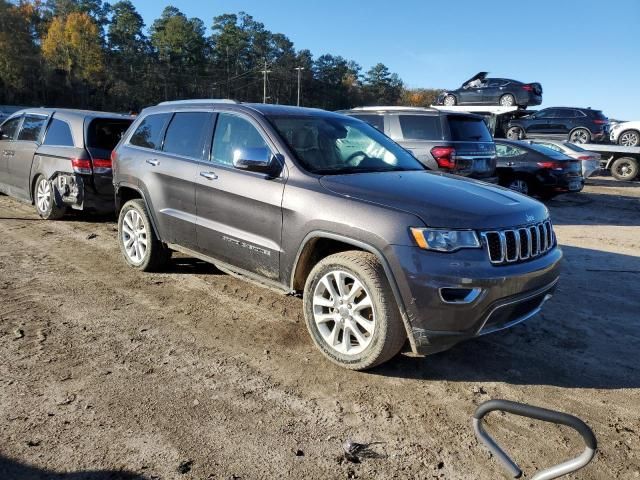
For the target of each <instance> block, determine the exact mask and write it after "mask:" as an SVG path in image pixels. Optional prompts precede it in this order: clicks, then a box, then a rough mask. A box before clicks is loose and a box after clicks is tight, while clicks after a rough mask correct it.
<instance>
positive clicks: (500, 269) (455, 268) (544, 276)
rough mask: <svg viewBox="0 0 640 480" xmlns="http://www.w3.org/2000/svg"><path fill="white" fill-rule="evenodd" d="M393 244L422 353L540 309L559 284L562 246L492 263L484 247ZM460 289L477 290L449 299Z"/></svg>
mask: <svg viewBox="0 0 640 480" xmlns="http://www.w3.org/2000/svg"><path fill="white" fill-rule="evenodd" d="M390 248H391V249H392V250H393V252H389V253H392V255H393V257H391V260H390V261H392V262H393V264H392V269H393V270H394V274H395V277H396V282H397V284H398V289H399V291H400V294H401V296H402V299H403V303H404V307H405V309H406V313H407V316H408V319H409V323H410V326H411V333H412V335H413V338H414V345H415V350H416V353H418V354H423V355H426V354H431V353H436V352H439V351H442V350H446V349H448V348H450V347H452V346H453V345H455V344H456V343H459V342H461V341H463V340H466V339H469V338H473V337H476V336H479V335H484V334H487V333H491V332H494V331H497V330H501V329H503V328H508V327H510V326H512V325H515V324H516V323H519V322H521V321H523V320H526V319H527V318H529V317H531V316H533V315H535V314H536V313H537V312H538V311H539V309H540V308H541V307H542V304H543V303H544V302H545V301H546V300H547V299H548V298H549V296H550V295H552V294H553V291H554V290H555V287H556V283H557V281H558V278H559V268H560V260H561V259H562V252H561V250H560V249H559V248H557V247H554V248H552V249H551V250H549V251H548V252H547V253H546V254H544V255H542V256H541V257H537V258H535V259H533V260H529V261H524V262H521V263H514V264H508V265H499V266H494V265H491V264H490V262H489V259H488V256H487V253H486V251H485V250H484V249H468V250H459V251H458V252H455V253H451V254H444V253H439V252H429V251H425V250H421V249H419V248H418V247H405V246H391V247H390ZM398 272H400V273H398ZM443 289H444V290H443ZM448 289H453V290H448ZM458 290H460V291H474V292H476V294H475V295H470V297H469V298H470V299H471V300H470V301H468V302H467V301H463V302H451V301H447V300H450V299H445V298H444V297H443V295H442V292H443V291H458ZM464 300H467V299H464Z"/></svg>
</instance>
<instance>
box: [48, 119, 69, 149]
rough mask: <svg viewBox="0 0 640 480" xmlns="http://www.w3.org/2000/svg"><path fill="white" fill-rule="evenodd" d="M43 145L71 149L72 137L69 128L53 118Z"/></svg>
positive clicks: (65, 123) (63, 122)
mask: <svg viewBox="0 0 640 480" xmlns="http://www.w3.org/2000/svg"><path fill="white" fill-rule="evenodd" d="M42 144H43V145H56V146H62V147H73V145H74V144H73V135H71V127H69V124H68V123H67V122H65V121H62V120H58V119H57V118H53V119H52V120H51V123H50V124H49V128H48V129H47V133H46V135H45V137H44V142H42Z"/></svg>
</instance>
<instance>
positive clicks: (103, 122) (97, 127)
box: [87, 118, 131, 150]
mask: <svg viewBox="0 0 640 480" xmlns="http://www.w3.org/2000/svg"><path fill="white" fill-rule="evenodd" d="M129 125H131V120H124V119H123V120H118V119H110V118H94V119H93V120H91V123H89V126H88V127H87V147H88V148H96V149H99V150H113V149H114V148H115V146H116V145H117V144H118V142H119V141H120V139H121V138H122V135H124V133H125V132H126V131H127V128H129Z"/></svg>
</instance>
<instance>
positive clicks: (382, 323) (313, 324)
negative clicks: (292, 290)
mask: <svg viewBox="0 0 640 480" xmlns="http://www.w3.org/2000/svg"><path fill="white" fill-rule="evenodd" d="M304 313H305V320H306V324H307V329H308V330H309V333H310V334H311V338H312V339H313V342H314V343H315V345H316V346H317V347H318V348H319V349H320V351H321V352H322V353H323V354H324V355H325V356H326V357H327V358H328V359H329V360H331V361H332V362H334V363H336V364H338V365H340V366H341V367H344V368H348V369H350V370H365V369H368V368H372V367H375V366H376V365H380V364H381V363H384V362H386V361H387V360H389V359H391V358H393V357H394V356H395V355H396V354H397V353H398V352H399V351H400V349H401V348H402V346H403V345H404V343H405V341H406V338H407V337H406V332H405V329H404V324H403V322H402V318H401V317H400V311H399V310H398V306H397V305H396V302H395V299H394V297H393V293H392V291H391V287H390V286H389V282H388V280H387V276H386V274H385V272H384V269H383V267H382V265H381V264H380V262H379V261H378V259H377V258H376V257H375V256H374V255H372V254H370V253H367V252H362V251H348V252H342V253H336V254H334V255H330V256H328V257H326V258H324V259H323V260H321V261H320V262H318V264H317V265H316V266H315V267H314V268H313V269H312V270H311V273H310V274H309V277H308V278H307V281H306V283H305V287H304Z"/></svg>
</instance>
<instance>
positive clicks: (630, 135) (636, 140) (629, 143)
mask: <svg viewBox="0 0 640 480" xmlns="http://www.w3.org/2000/svg"><path fill="white" fill-rule="evenodd" d="M638 144H640V133H638V132H624V133H623V134H622V135H620V145H622V146H624V147H635V146H637V145H638Z"/></svg>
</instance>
